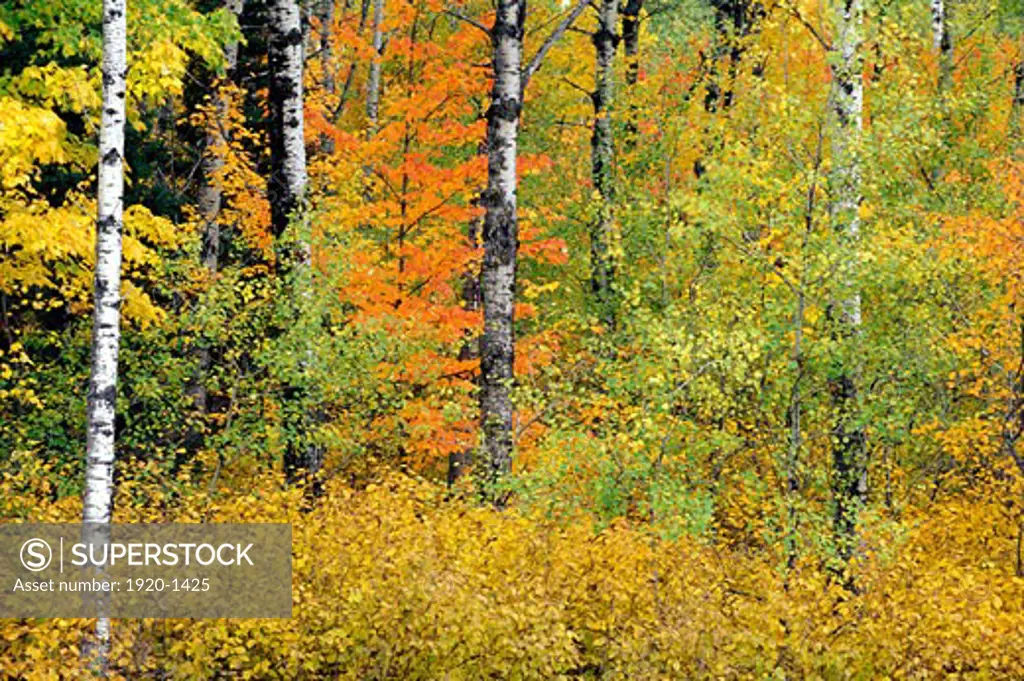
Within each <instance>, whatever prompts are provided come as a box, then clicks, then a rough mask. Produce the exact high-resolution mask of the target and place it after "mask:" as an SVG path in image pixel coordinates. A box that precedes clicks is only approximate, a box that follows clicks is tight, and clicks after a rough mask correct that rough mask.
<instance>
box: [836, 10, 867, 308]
mask: <svg viewBox="0 0 1024 681" xmlns="http://www.w3.org/2000/svg"><path fill="white" fill-rule="evenodd" d="M863 23H864V6H863V0H840V7H839V9H838V11H837V15H836V28H837V36H836V39H835V42H836V45H835V47H834V49H835V50H836V51H837V52H838V55H837V57H838V59H837V62H836V63H834V64H833V66H832V75H833V81H834V82H833V88H834V90H833V112H834V121H835V126H836V127H835V129H834V130H833V135H832V185H833V192H834V199H833V201H832V207H831V208H832V224H833V228H834V229H835V230H836V231H837V232H839V234H840V236H841V241H842V242H843V245H844V248H843V253H842V257H843V260H844V266H843V267H841V269H842V270H843V271H844V272H845V274H844V275H843V276H842V277H841V279H842V281H841V282H840V285H841V286H842V287H843V288H844V289H845V291H844V292H845V293H847V294H848V295H846V296H845V298H844V300H843V301H842V302H841V305H842V315H843V322H844V323H845V324H847V325H848V326H852V327H859V326H860V323H861V310H860V294H859V293H858V292H856V291H850V290H849V289H848V287H849V285H850V283H851V281H852V279H853V277H854V275H855V273H856V270H857V260H858V255H859V254H858V242H859V239H860V214H859V209H860V204H861V199H862V197H861V161H860V138H861V132H862V130H863V127H864V79H863V74H862V70H863V62H862V55H861V45H862V42H863V37H862V35H861V32H862V31H863Z"/></svg>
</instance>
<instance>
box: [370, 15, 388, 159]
mask: <svg viewBox="0 0 1024 681" xmlns="http://www.w3.org/2000/svg"><path fill="white" fill-rule="evenodd" d="M383 24H384V0H373V26H372V30H373V53H374V56H373V61H371V62H370V74H369V76H368V77H367V79H366V120H367V123H368V125H367V131H366V136H367V139H370V138H372V137H373V136H374V135H376V134H377V127H378V125H379V119H380V69H381V57H382V56H383V52H384V32H383V30H382V26H383Z"/></svg>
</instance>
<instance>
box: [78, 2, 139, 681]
mask: <svg viewBox="0 0 1024 681" xmlns="http://www.w3.org/2000/svg"><path fill="white" fill-rule="evenodd" d="M125 11H126V9H125V0H103V64H102V75H103V111H102V114H101V118H100V146H99V168H98V180H99V181H98V190H97V220H96V272H95V278H94V281H93V301H94V307H93V332H92V365H91V367H90V375H89V394H88V400H87V407H86V409H87V431H86V432H87V436H86V437H87V440H86V454H85V498H84V500H83V511H82V521H83V522H84V523H86V528H87V529H86V537H85V539H86V540H87V541H94V542H101V543H102V542H105V541H107V540H108V538H109V532H110V530H109V523H110V516H111V509H112V506H113V495H114V489H113V487H114V485H113V479H114V445H115V432H114V427H115V417H116V414H115V402H116V397H117V360H118V345H119V343H120V339H121V328H120V324H121V234H122V213H123V210H124V205H123V202H124V175H123V164H124V124H125V97H126V92H127V75H128V65H127V44H126V42H127V41H126V29H127V21H126V17H125ZM109 650H110V620H108V619H107V618H105V617H100V618H99V619H98V620H97V622H96V636H95V639H94V640H92V641H86V644H85V646H83V651H84V653H85V654H86V655H87V656H88V657H89V658H91V661H92V663H93V664H94V666H95V667H96V668H98V669H100V670H104V669H105V668H106V663H107V655H108V654H109Z"/></svg>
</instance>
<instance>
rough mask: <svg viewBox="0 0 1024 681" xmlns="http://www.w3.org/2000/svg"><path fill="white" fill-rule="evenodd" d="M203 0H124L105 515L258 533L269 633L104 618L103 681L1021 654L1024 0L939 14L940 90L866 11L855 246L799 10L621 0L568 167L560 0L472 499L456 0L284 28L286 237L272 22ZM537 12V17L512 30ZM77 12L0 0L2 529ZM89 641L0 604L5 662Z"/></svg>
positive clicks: (466, 174)
mask: <svg viewBox="0 0 1024 681" xmlns="http://www.w3.org/2000/svg"><path fill="white" fill-rule="evenodd" d="M212 4H213V3H205V2H204V3H199V2H193V1H191V0H160V1H159V2H157V1H156V0H138V2H129V16H128V27H129V36H128V43H129V50H128V54H129V66H130V69H129V75H128V80H129V88H128V90H129V92H128V95H127V97H128V99H127V108H128V123H129V125H128V129H127V133H126V134H127V143H126V147H125V148H126V153H125V156H126V158H125V162H126V183H127V190H126V195H125V205H126V211H125V235H124V245H123V251H124V267H123V272H122V275H123V285H122V296H123V305H122V316H123V327H124V336H123V338H122V342H121V357H122V364H121V371H120V376H119V381H120V382H119V393H118V401H117V413H118V422H117V474H116V481H117V498H116V500H115V503H114V509H115V518H114V519H115V521H116V522H171V521H176V522H257V521H273V522H290V523H291V524H292V527H293V533H294V535H293V536H294V546H293V559H294V563H293V566H294V571H293V585H292V587H293V588H292V591H293V597H294V607H293V617H292V618H291V619H289V620H194V621H192V620H153V621H150V620H141V621H136V620H131V621H128V620H125V621H116V622H114V630H113V637H112V645H113V648H112V653H111V664H110V675H111V677H112V678H125V679H128V678H131V679H183V680H184V679H220V678H253V679H270V678H288V679H291V678H296V679H334V678H344V679H424V680H426V679H452V680H455V679H465V680H467V681H469V680H476V679H570V678H584V679H691V678H692V679H712V678H714V679H805V678H806V679H875V678H912V679H932V678H974V679H1017V678H1024V557H1022V556H1024V553H1022V551H1024V548H1022V547H1024V442H1022V439H1024V141H1022V135H1024V132H1022V130H1024V76H1018V75H1017V74H1018V73H1020V74H1024V66H1022V64H1024V46H1022V43H1021V39H1020V36H1021V34H1022V30H1024V27H1022V26H1021V25H1020V16H1021V15H1022V13H1021V12H1020V9H1021V8H1020V6H1019V2H1017V3H1016V4H1015V3H1014V1H1013V0H1006V1H1005V2H1002V3H997V4H995V5H993V4H992V3H986V2H981V1H980V0H958V2H956V3H955V5H954V9H952V10H951V12H950V14H949V17H950V18H949V21H950V22H951V23H950V25H951V27H952V35H953V44H954V54H955V61H954V62H953V69H952V73H951V78H950V81H949V83H946V81H945V80H943V76H942V69H943V68H944V67H943V62H942V55H941V54H940V53H937V52H936V48H935V47H934V45H933V42H932V40H933V36H932V34H931V17H930V15H929V11H930V8H929V7H928V6H927V4H925V3H922V2H915V3H912V2H904V1H903V0H897V1H896V2H890V3H884V4H883V5H880V6H873V5H871V6H868V8H867V13H866V18H865V21H864V28H863V36H862V40H861V42H860V44H859V49H860V50H861V51H862V64H860V66H861V67H862V68H861V73H860V76H861V77H862V78H863V82H864V93H865V94H864V101H863V133H862V134H860V135H858V136H856V139H853V137H852V135H851V140H852V141H851V142H850V144H851V145H852V146H851V147H850V149H852V151H851V152H850V156H851V157H852V158H855V159H856V162H857V163H858V164H859V165H858V168H859V175H858V177H859V182H860V185H859V186H860V193H861V197H860V199H861V200H860V201H859V202H858V205H857V208H856V210H855V213H856V218H857V220H858V221H859V222H858V224H859V227H860V229H859V232H858V234H857V235H856V239H855V241H853V242H851V240H850V239H849V238H848V237H844V236H843V235H840V234H838V233H837V231H836V230H835V229H834V227H835V223H836V222H837V221H838V218H837V217H836V211H835V209H834V203H835V201H836V196H837V195H838V193H839V192H840V191H841V187H839V186H838V185H839V183H838V182H837V181H836V180H835V177H836V173H835V166H836V164H837V163H840V161H841V160H840V159H837V157H836V155H835V153H834V152H833V149H834V147H833V145H832V142H833V141H834V140H835V138H836V137H837V132H836V130H837V128H836V127H835V126H834V120H835V111H834V104H835V99H834V92H833V78H834V77H833V73H834V70H833V66H834V64H833V62H834V60H835V55H834V54H830V49H831V46H832V45H833V40H835V38H836V36H835V35H834V31H833V29H832V28H831V27H830V23H829V22H830V18H829V17H830V16H831V14H830V12H831V10H832V9H834V8H833V7H832V5H833V4H834V3H824V4H822V3H812V2H809V1H806V0H794V1H790V0H785V1H778V2H776V1H774V0H773V1H770V2H763V3H760V2H757V3H755V2H743V1H742V0H730V1H729V2H706V1H704V0H679V1H678V2H657V3H655V2H654V1H653V0H648V2H647V4H646V6H644V7H643V9H642V10H641V11H640V14H639V25H640V27H641V28H640V37H639V42H638V43H637V45H638V47H637V49H638V53H637V55H636V56H635V61H633V62H627V61H626V59H625V58H624V54H623V50H624V46H623V45H619V48H618V49H619V52H618V53H617V56H616V61H615V63H614V69H613V70H614V73H613V74H612V76H613V79H614V81H615V87H614V93H615V95H614V101H613V102H612V103H611V104H610V105H609V107H608V108H607V109H605V111H606V114H603V115H608V116H610V120H611V130H612V134H613V137H614V162H613V163H612V167H611V170H610V171H609V174H608V177H609V178H610V180H609V181H610V183H611V187H612V189H613V191H609V192H606V193H604V194H602V192H599V191H597V188H596V187H595V184H594V173H593V167H592V157H591V151H592V146H591V145H592V142H591V139H592V134H593V126H594V117H595V116H594V103H595V102H594V94H593V93H594V91H595V89H596V79H597V75H596V73H595V62H594V43H593V33H594V31H595V30H596V29H597V25H598V24H597V16H596V12H594V11H592V10H590V9H588V10H587V11H584V12H582V13H581V14H580V16H579V18H578V20H577V21H576V23H575V24H574V26H573V28H572V30H567V31H566V32H565V33H564V34H562V35H561V36H560V37H559V39H558V40H557V41H556V42H554V43H553V45H552V46H551V50H550V52H548V53H547V55H546V57H545V60H544V61H543V64H542V67H541V68H540V69H539V70H537V71H536V73H534V74H533V76H532V78H531V80H530V84H529V86H528V87H527V89H526V91H525V93H524V105H523V110H522V111H521V112H520V119H519V120H520V123H521V133H520V138H519V151H520V153H519V156H518V168H517V170H518V189H517V201H518V227H519V251H518V260H517V268H518V269H517V277H518V284H517V289H516V291H515V343H516V345H515V352H516V355H515V367H514V369H515V381H514V382H513V383H512V385H511V389H512V395H513V403H514V406H515V419H514V422H513V428H512V439H513V442H514V446H515V456H514V460H513V472H512V474H511V475H509V476H507V477H506V478H504V479H502V480H501V481H500V492H501V494H502V497H501V498H502V499H504V500H507V502H508V503H507V508H505V509H504V510H501V511H499V510H495V509H494V508H492V507H491V506H490V505H487V504H484V503H481V498H482V497H481V496H480V489H479V488H478V486H477V481H476V480H475V479H474V476H473V455H474V453H475V452H477V450H478V447H479V444H480V432H481V422H480V411H479V405H478V397H477V396H478V392H479V384H480V364H481V357H480V354H481V350H480V335H481V331H482V329H483V310H482V303H481V293H480V270H481V267H482V260H483V248H482V245H483V241H484V239H485V238H486V235H485V234H484V233H483V220H482V218H483V215H484V211H485V210H486V208H487V202H488V197H486V196H484V195H483V194H482V192H483V190H484V188H485V187H486V186H487V179H488V178H487V173H488V167H487V163H488V159H487V152H488V140H486V139H485V131H486V129H487V120H486V117H487V115H488V112H489V111H490V109H491V102H490V101H489V96H490V95H489V92H490V85H491V80H490V71H489V69H490V66H491V64H490V60H491V52H490V48H491V46H490V42H489V36H488V35H487V34H486V33H487V29H488V27H490V26H491V25H492V23H493V21H494V9H493V7H492V6H491V5H490V4H488V3H480V2H476V1H475V0H474V1H466V2H461V1H460V2H442V1H441V0H386V2H385V3H384V5H383V17H382V23H380V24H379V25H376V26H375V25H374V24H375V19H374V7H375V0H368V1H367V2H363V3H362V4H360V3H351V2H345V3H334V4H332V5H331V8H332V12H330V13H324V12H322V11H321V9H322V8H321V9H318V10H316V11H315V12H314V11H311V12H310V13H309V16H307V17H306V24H305V31H306V35H305V36H304V37H303V41H304V45H305V46H306V55H305V75H304V87H305V106H304V118H303V122H304V126H305V137H306V152H307V156H308V159H309V161H308V173H309V178H310V180H309V182H310V184H309V192H308V206H306V209H307V212H306V213H305V214H303V215H302V216H301V217H302V218H303V219H302V220H296V221H295V223H296V224H295V226H294V228H290V231H289V232H288V233H287V234H284V235H282V234H275V233H274V230H273V228H272V226H271V206H272V205H273V204H274V202H275V201H278V200H279V198H280V193H279V192H280V183H279V179H280V178H276V177H273V176H272V173H271V167H272V165H273V164H272V162H271V158H270V150H269V145H268V140H269V138H270V133H269V125H270V122H269V111H270V107H269V102H268V96H269V95H268V79H267V73H268V68H269V66H268V63H267V58H266V41H267V31H266V27H265V7H264V6H263V4H262V3H259V2H256V1H255V0H254V1H253V2H246V3H245V5H244V9H243V10H242V12H241V14H240V15H239V16H238V17H235V16H234V15H233V14H232V13H231V12H230V11H228V10H227V9H226V8H221V9H216V10H213V9H211V6H212ZM313 4H316V3H310V5H313ZM575 4H576V3H569V4H567V5H564V6H563V5H562V4H560V3H554V2H551V3H548V2H539V1H538V2H535V3H534V2H531V3H530V8H529V13H528V17H527V21H526V25H525V27H524V37H523V40H524V54H525V55H526V57H527V58H529V57H530V56H532V55H535V54H537V52H538V50H541V49H542V46H543V44H544V39H545V36H547V35H550V30H551V27H553V26H557V25H558V22H559V21H561V20H563V19H564V18H565V17H566V16H568V14H569V13H570V12H571V11H572V8H573V7H574V6H575ZM629 4H634V3H629ZM643 4H644V3H640V5H643ZM94 5H96V3H87V2H83V1H81V0H61V2H40V1H38V0H20V1H19V2H15V3H8V5H5V6H3V7H0V521H4V522H38V521H47V522H58V521H59V522H75V521H77V520H78V519H79V518H80V516H81V510H82V509H81V501H80V494H81V491H82V473H83V461H82V459H83V457H82V452H83V451H84V449H83V447H84V444H83V443H84V441H85V402H86V384H87V380H88V375H89V333H90V312H91V302H90V301H91V298H90V296H91V291H92V286H93V266H94V264H95V263H94V260H95V254H94V232H95V213H96V200H95V191H94V188H95V183H96V176H95V175H96V171H95V168H96V164H97V161H98V159H97V154H98V152H97V144H96V139H95V138H96V133H97V129H98V124H99V117H100V108H101V103H100V94H99V93H100V84H101V75H100V71H99V55H100V47H101V45H100V37H99V32H98V26H99V23H100V13H99V10H98V6H94ZM625 6H626V3H623V4H622V7H620V8H619V9H620V11H625ZM375 29H376V32H377V33H379V36H378V37H379V38H380V41H381V45H380V49H379V51H378V50H377V49H375V47H374V35H375ZM481 29H483V30H481ZM229 49H236V50H237V60H236V63H234V64H232V65H231V68H226V66H225V64H226V61H225V55H226V54H227V52H228V51H229ZM374 65H375V66H376V67H379V72H380V80H379V86H378V88H377V90H376V95H377V97H378V101H377V106H376V107H374V106H371V101H370V99H371V97H370V93H371V92H372V91H373V86H372V85H371V72H372V68H371V67H373V66H374ZM211 160H213V161H215V163H210V161H211ZM201 191H205V192H207V193H209V192H212V193H213V194H216V196H217V197H218V202H219V204H218V208H217V210H216V211H215V214H214V215H212V216H210V215H204V214H203V213H202V210H201V209H200V205H199V203H200V201H199V195H200V193H201ZM607 215H612V216H613V219H611V221H610V223H609V228H608V240H609V242H608V244H607V246H608V254H609V256H608V257H609V258H610V260H611V261H613V262H614V265H615V266H614V285H613V288H612V291H611V295H609V296H607V297H605V298H602V300H600V301H598V300H597V296H596V295H595V291H594V288H593V283H592V281H591V258H592V252H593V251H592V239H593V231H592V226H593V225H594V224H595V220H597V219H598V217H599V216H607ZM211 225H215V226H216V228H217V233H218V235H219V242H218V244H217V248H216V249H215V253H214V255H215V257H214V258H213V265H214V266H212V267H211V266H210V261H209V258H208V257H207V256H208V255H209V254H208V253H206V254H205V255H204V249H205V248H206V246H207V244H206V241H207V240H208V234H209V232H210V228H211ZM300 230H306V231H307V232H308V233H302V234H298V235H297V236H296V234H293V233H292V231H294V232H296V233H298V232H299V231H300ZM294 238H298V239H299V240H300V241H301V240H305V241H303V243H308V244H309V262H308V265H309V267H308V270H306V271H303V272H302V273H301V275H300V274H297V273H296V268H294V267H290V264H291V263H289V261H288V257H289V255H290V254H291V252H290V251H289V248H290V247H291V245H292V244H291V243H290V242H289V241H288V239H294ZM851 243H854V244H855V248H854V247H851V245H850V244H851ZM851 263H853V266H851ZM838 272H843V273H844V277H839V276H838V275H837V273H838ZM300 278H301V281H299V279H300ZM302 286H305V287H306V288H305V289H303V288H302ZM849 289H855V290H856V291H857V295H858V296H859V300H860V303H861V307H862V310H863V314H862V319H861V320H860V325H859V326H858V328H857V329H856V331H855V332H854V333H846V334H844V333H842V332H840V331H837V322H836V320H837V319H838V318H840V317H841V315H842V314H843V303H842V302H841V301H843V300H845V299H847V298H848V297H849ZM302 291H305V292H304V293H303V292H302ZM608 300H611V301H612V303H610V305H611V307H612V308H613V309H612V311H611V313H609V310H608V308H607V305H609V303H608ZM311 347H312V348H315V352H311V351H310V350H309V348H311ZM851 348H852V350H851ZM850 366H856V367H857V371H856V372H855V373H856V376H854V378H855V379H856V381H857V385H858V388H859V390H858V391H857V394H856V396H855V398H854V400H853V401H855V402H856V412H857V414H858V417H857V423H856V424H855V425H856V426H857V428H858V432H860V433H863V444H864V452H865V461H864V466H865V476H864V484H865V493H864V497H863V499H862V500H860V501H858V504H857V506H856V515H857V518H856V523H855V536H854V539H855V541H853V542H852V548H851V549H850V550H849V554H850V555H849V556H847V555H845V553H844V551H843V550H841V549H840V548H839V546H840V538H839V537H838V536H837V535H838V532H837V531H836V525H837V523H836V511H835V509H836V506H837V498H836V489H837V485H836V480H837V475H838V473H837V469H838V467H837V464H836V458H835V451H836V447H837V442H836V440H837V436H836V429H835V410H836V403H837V390H838V389H837V385H840V384H841V381H840V380H839V379H840V378H842V377H844V376H846V373H849V372H848V371H847V369H846V368H847V367H850ZM844 372H846V373H844ZM300 382H303V390H302V391H298V390H296V389H295V386H296V385H298V384H299V383H300ZM303 410H304V411H306V412H308V413H312V414H315V416H316V418H315V419H312V420H310V421H309V422H308V423H309V424H311V425H309V426H308V429H307V431H304V432H295V428H294V425H293V424H294V423H295V421H294V420H290V418H289V417H290V415H291V414H292V413H294V412H297V411H303ZM299 438H304V439H306V440H312V441H315V442H316V443H317V444H319V445H321V446H322V447H323V450H324V451H325V456H324V462H323V468H322V470H321V471H319V473H318V475H317V477H316V480H317V483H318V484H320V483H322V485H323V488H322V489H321V490H319V494H318V495H314V494H312V493H311V491H310V490H311V489H312V488H311V487H304V486H303V485H301V484H298V485H294V484H288V483H286V481H285V480H284V476H283V475H282V459H283V458H284V455H285V452H286V451H287V450H288V447H289V444H290V443H293V442H294V441H296V440H297V439H299ZM453 461H461V462H464V463H465V470H462V471H460V472H463V473H465V472H467V471H468V475H461V476H459V475H455V474H454V472H453V471H454V469H453V468H451V464H452V462H453ZM291 482H294V481H291ZM92 627H93V622H92V621H84V620H82V621H79V620H59V619H50V620H4V621H2V622H0V676H2V677H4V678H12V679H14V678H17V679H21V678H24V679H58V678H88V677H89V672H88V671H87V670H86V669H85V667H84V666H83V665H82V662H81V660H80V645H81V642H82V640H83V636H85V635H87V632H88V631H91V628H92Z"/></svg>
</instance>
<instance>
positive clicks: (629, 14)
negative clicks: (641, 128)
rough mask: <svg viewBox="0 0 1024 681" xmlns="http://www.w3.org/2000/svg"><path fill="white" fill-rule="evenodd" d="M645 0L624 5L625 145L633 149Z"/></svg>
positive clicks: (636, 0) (635, 136)
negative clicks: (626, 105) (626, 103)
mask: <svg viewBox="0 0 1024 681" xmlns="http://www.w3.org/2000/svg"><path fill="white" fill-rule="evenodd" d="M643 7H644V0H626V4H625V5H623V7H622V43H623V49H624V51H625V55H626V98H627V100H628V101H629V112H628V114H627V116H626V126H625V129H626V134H625V135H624V139H623V142H624V146H625V148H626V149H632V148H633V147H635V146H636V142H637V135H638V130H637V116H638V111H637V105H636V84H637V81H638V80H639V79H640V12H641V11H642V10H643Z"/></svg>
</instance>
